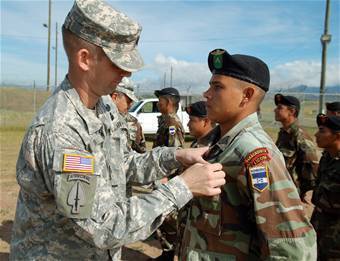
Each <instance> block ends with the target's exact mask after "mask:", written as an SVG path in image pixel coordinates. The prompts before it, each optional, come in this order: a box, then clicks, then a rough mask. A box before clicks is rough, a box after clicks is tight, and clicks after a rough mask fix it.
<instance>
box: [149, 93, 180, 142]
mask: <svg viewBox="0 0 340 261" xmlns="http://www.w3.org/2000/svg"><path fill="white" fill-rule="evenodd" d="M155 95H156V96H157V97H158V99H159V102H158V109H159V111H160V113H161V115H160V116H158V130H157V133H156V138H155V141H154V143H153V148H155V147H158V146H166V147H183V145H184V128H183V126H182V123H181V121H180V120H179V118H178V116H177V114H176V113H177V110H178V104H179V101H180V95H179V92H178V90H177V89H175V88H164V89H162V90H157V91H155Z"/></svg>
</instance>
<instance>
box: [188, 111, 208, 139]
mask: <svg viewBox="0 0 340 261" xmlns="http://www.w3.org/2000/svg"><path fill="white" fill-rule="evenodd" d="M188 127H189V131H190V135H192V136H194V137H195V138H199V137H200V136H201V135H202V134H204V132H205V121H204V119H203V118H200V117H196V116H189V122H188Z"/></svg>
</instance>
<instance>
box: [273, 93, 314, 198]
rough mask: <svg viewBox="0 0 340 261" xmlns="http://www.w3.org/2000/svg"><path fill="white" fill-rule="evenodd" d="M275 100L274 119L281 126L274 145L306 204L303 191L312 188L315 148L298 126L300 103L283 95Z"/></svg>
mask: <svg viewBox="0 0 340 261" xmlns="http://www.w3.org/2000/svg"><path fill="white" fill-rule="evenodd" d="M274 100H275V105H276V108H275V110H274V112H275V120H276V121H279V122H281V124H282V128H281V129H280V132H279V134H278V137H277V141H276V146H277V147H278V148H279V150H280V151H281V152H282V154H283V157H284V159H285V162H286V167H287V169H288V171H289V174H290V175H291V177H292V179H293V181H294V183H295V185H296V187H297V188H298V189H299V193H300V197H301V199H302V200H303V201H305V202H306V198H305V197H306V192H307V191H309V190H312V189H313V188H314V186H315V179H316V172H317V168H318V162H319V156H318V153H317V149H316V146H315V144H314V143H313V141H312V138H311V137H310V136H309V135H308V133H307V132H306V131H305V130H304V129H303V128H301V127H300V126H299V124H298V115H299V111H300V101H299V100H298V99H297V98H295V97H294V96H288V95H287V96H284V95H282V94H276V95H275V98H274Z"/></svg>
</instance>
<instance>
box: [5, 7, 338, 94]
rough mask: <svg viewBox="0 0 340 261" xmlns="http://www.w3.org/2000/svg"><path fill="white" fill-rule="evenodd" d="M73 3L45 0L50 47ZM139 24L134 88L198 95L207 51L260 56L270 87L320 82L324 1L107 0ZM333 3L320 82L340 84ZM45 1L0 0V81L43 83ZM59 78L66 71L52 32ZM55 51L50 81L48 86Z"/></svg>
mask: <svg viewBox="0 0 340 261" xmlns="http://www.w3.org/2000/svg"><path fill="white" fill-rule="evenodd" d="M72 4H73V1H60V0H59V1H58V0H57V1H56V0H54V1H53V0H52V26H51V28H52V31H51V32H52V34H51V35H52V37H51V41H52V44H51V45H52V46H54V45H55V23H56V22H58V25H59V31H60V28H61V25H62V23H63V21H64V18H65V16H66V15H67V13H68V11H69V9H70V8H71V6H72ZM110 4H111V5H112V6H113V7H114V8H116V9H118V10H120V11H123V12H124V13H126V14H128V15H129V16H130V17H132V18H133V19H134V20H136V21H138V22H139V23H140V24H141V25H142V27H143V31H142V35H141V38H140V41H139V50H140V52H141V54H142V56H143V57H144V61H145V67H144V69H143V70H141V71H140V72H137V73H135V74H134V75H133V76H132V80H133V81H134V82H135V83H136V84H138V85H139V87H140V90H141V91H147V90H151V89H157V88H160V87H162V86H163V82H164V75H165V74H166V84H167V85H169V84H170V68H171V67H172V68H173V78H172V79H173V85H174V86H175V87H178V88H179V89H180V90H181V91H182V92H183V91H188V90H190V92H193V93H201V92H202V91H203V90H204V89H206V87H207V85H208V81H209V78H210V72H209V70H208V66H207V63H206V61H207V55H208V53H209V51H210V50H212V49H215V48H224V49H226V50H227V51H228V52H230V53H232V54H233V53H242V54H249V55H253V56H257V57H259V58H261V59H263V60H264V61H265V62H266V63H267V64H268V65H269V68H270V71H271V88H279V89H284V88H290V87H293V86H296V85H300V84H305V85H308V86H319V84H320V71H321V50H322V48H321V44H320V36H321V34H322V33H323V28H324V16H325V1H316V0H315V1H307V0H305V1H287V0H285V1H269V0H267V1H249V0H248V1H110ZM339 10H340V2H339V1H338V0H331V13H330V23H329V28H330V34H332V41H331V43H330V44H329V45H328V56H327V61H328V64H327V76H326V77H327V78H326V86H334V85H340V51H339V48H340V39H339V35H340V29H339V24H340V21H339ZM47 14H48V1H47V0H45V1H28V0H27V1H4V0H1V81H0V82H1V83H2V84H22V85H30V84H32V83H33V81H36V83H37V85H39V86H44V85H45V84H46V73H47V69H46V63H47V29H46V28H45V27H43V24H44V23H47ZM58 47H59V58H58V82H60V81H61V80H62V79H63V78H64V75H65V73H66V72H67V62H66V57H65V54H64V50H63V48H62V44H61V34H59V44H58ZM54 60H55V57H54V50H53V49H52V50H51V84H52V85H54Z"/></svg>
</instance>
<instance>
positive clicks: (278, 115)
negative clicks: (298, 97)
mask: <svg viewBox="0 0 340 261" xmlns="http://www.w3.org/2000/svg"><path fill="white" fill-rule="evenodd" d="M274 113H275V120H276V121H285V120H287V119H289V117H291V116H292V115H293V112H292V109H291V108H289V107H288V106H286V105H283V104H278V105H277V106H276V108H275V109H274Z"/></svg>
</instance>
